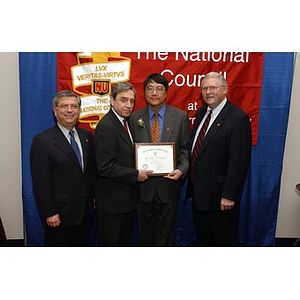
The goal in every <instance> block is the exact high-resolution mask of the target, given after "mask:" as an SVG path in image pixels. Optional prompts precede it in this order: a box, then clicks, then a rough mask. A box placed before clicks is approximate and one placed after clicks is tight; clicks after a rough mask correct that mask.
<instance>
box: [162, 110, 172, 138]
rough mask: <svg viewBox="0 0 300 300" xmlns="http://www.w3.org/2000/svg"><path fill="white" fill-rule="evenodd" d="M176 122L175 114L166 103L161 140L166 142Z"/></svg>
mask: <svg viewBox="0 0 300 300" xmlns="http://www.w3.org/2000/svg"><path fill="white" fill-rule="evenodd" d="M175 122H176V118H175V115H174V114H172V113H171V112H170V109H169V107H168V105H166V112H165V117H164V126H163V130H162V136H161V141H162V142H168V141H169V139H170V135H171V133H172V128H174V127H175V126H174V125H175Z"/></svg>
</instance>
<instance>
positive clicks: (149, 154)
mask: <svg viewBox="0 0 300 300" xmlns="http://www.w3.org/2000/svg"><path fill="white" fill-rule="evenodd" d="M175 158H176V148H175V143H135V166H136V169H137V170H141V169H144V170H153V173H150V174H149V175H148V176H164V175H167V174H169V173H170V172H172V171H174V170H175V169H176V159H175Z"/></svg>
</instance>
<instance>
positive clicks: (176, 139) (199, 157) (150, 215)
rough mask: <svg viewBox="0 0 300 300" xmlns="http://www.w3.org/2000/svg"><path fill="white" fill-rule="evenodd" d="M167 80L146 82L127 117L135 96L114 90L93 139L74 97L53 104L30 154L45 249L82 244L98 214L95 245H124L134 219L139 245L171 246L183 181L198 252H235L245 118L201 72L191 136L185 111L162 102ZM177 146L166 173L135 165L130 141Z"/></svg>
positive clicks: (125, 86)
mask: <svg viewBox="0 0 300 300" xmlns="http://www.w3.org/2000/svg"><path fill="white" fill-rule="evenodd" d="M168 87H169V85H168V81H167V79H166V78H165V77H164V76H162V75H160V74H158V73H154V74H151V75H149V76H148V77H147V78H146V80H145V81H144V93H145V99H146V102H147V106H145V107H144V108H142V109H140V110H137V111H135V112H132V111H133V107H134V103H135V99H136V91H135V89H134V88H133V86H132V85H131V84H130V83H128V82H121V83H117V84H115V85H114V86H113V88H112V91H111V94H110V98H111V109H110V110H109V112H108V113H107V114H106V115H105V116H104V117H103V118H102V119H101V120H100V121H99V123H98V125H97V127H96V129H95V133H94V137H93V136H92V134H91V132H90V131H88V130H85V129H82V128H80V127H77V126H76V123H77V121H78V118H79V114H80V105H81V99H80V98H79V97H78V96H77V95H76V94H74V93H73V92H72V91H61V92H59V93H57V94H56V95H55V96H54V98H53V112H54V114H55V117H56V119H57V124H56V125H55V126H54V127H52V128H50V129H48V130H46V131H44V132H42V133H40V134H39V135H37V136H35V137H34V139H33V141H32V146H31V151H30V161H31V170H32V180H33V186H34V191H35V197H36V200H37V202H38V203H39V206H40V209H41V212H42V214H43V216H44V217H45V220H46V230H45V245H46V246H87V245H88V244H89V232H90V227H91V222H92V218H93V211H94V209H95V208H96V215H97V225H98V226H97V227H98V228H97V229H98V242H99V246H128V245H130V242H131V239H132V231H133V225H134V220H135V215H136V216H137V224H138V226H137V227H138V243H139V245H140V246H152V245H156V246H172V245H174V241H175V233H176V212H177V207H178V202H179V198H180V190H181V187H182V182H183V181H184V180H185V179H186V178H187V179H188V183H187V192H186V193H187V195H186V197H187V198H189V197H192V198H193V212H194V221H195V229H196V234H197V240H198V245H199V246H233V245H234V244H235V240H236V234H237V227H238V218H239V199H240V197H241V193H242V189H243V185H244V181H245V178H246V175H247V170H248V165H249V161H250V155H251V125H250V120H249V118H248V116H247V115H246V114H245V113H244V112H243V111H242V110H241V109H239V108H237V107H236V106H234V105H233V104H232V103H230V102H229V101H228V99H227V97H226V96H227V92H228V86H227V82H226V80H225V78H224V77H223V76H222V75H221V74H219V73H216V72H210V73H208V74H207V75H206V76H205V77H204V78H203V79H202V82H201V89H202V98H203V100H204V102H205V105H203V106H202V107H201V108H200V109H199V110H198V111H197V114H196V120H195V124H194V127H193V131H192V133H191V131H190V123H189V118H188V115H187V113H186V112H184V111H183V110H180V109H178V108H175V107H172V106H170V105H167V104H166V99H167V94H168ZM152 142H167V143H175V148H176V149H175V153H176V154H175V155H176V157H175V160H176V169H175V170H173V171H171V172H170V173H169V174H167V175H165V176H155V174H154V175H153V174H152V175H153V176H150V174H151V172H152V170H148V169H146V170H145V169H140V170H137V169H136V168H135V153H134V151H135V149H134V143H152Z"/></svg>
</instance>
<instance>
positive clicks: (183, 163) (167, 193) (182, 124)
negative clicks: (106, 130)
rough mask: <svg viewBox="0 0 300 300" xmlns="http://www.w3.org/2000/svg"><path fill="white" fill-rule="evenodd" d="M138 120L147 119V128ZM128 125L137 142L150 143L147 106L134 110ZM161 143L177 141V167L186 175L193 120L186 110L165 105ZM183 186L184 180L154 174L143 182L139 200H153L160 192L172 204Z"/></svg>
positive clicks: (161, 196) (164, 199) (163, 200)
mask: <svg viewBox="0 0 300 300" xmlns="http://www.w3.org/2000/svg"><path fill="white" fill-rule="evenodd" d="M139 119H142V120H143V121H144V123H145V127H144V128H143V127H140V126H139V125H138V120H139ZM129 126H130V130H131V133H132V136H133V140H134V142H135V143H150V142H151V128H150V120H149V111H148V107H144V108H142V109H140V110H138V111H135V112H133V113H132V114H131V116H130V118H129ZM161 142H175V143H176V166H177V169H179V170H180V171H181V172H182V173H183V175H184V177H185V176H186V174H187V172H188V170H189V160H188V150H189V145H190V123H189V118H188V115H187V113H186V112H184V111H183V110H181V109H178V108H175V107H172V106H169V105H166V113H165V117H164V125H163V130H162V137H161ZM180 187H181V181H178V182H176V181H173V180H170V179H166V178H163V177H151V178H149V179H148V180H146V181H145V182H143V183H141V184H140V191H141V192H140V200H141V201H143V202H149V201H151V200H152V199H153V197H154V194H155V191H157V192H158V195H159V197H160V200H161V201H162V202H163V203H170V202H173V201H176V200H178V198H179V195H180Z"/></svg>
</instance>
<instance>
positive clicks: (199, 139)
mask: <svg viewBox="0 0 300 300" xmlns="http://www.w3.org/2000/svg"><path fill="white" fill-rule="evenodd" d="M211 112H212V110H210V111H209V113H208V115H207V117H206V119H205V121H204V123H203V125H202V127H201V129H200V132H199V134H198V137H197V140H196V143H195V146H194V149H193V152H192V158H191V179H192V182H194V179H195V162H196V160H197V157H198V155H199V152H200V147H201V144H202V142H203V140H204V137H205V133H206V130H207V128H208V125H209V122H210V119H211Z"/></svg>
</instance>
